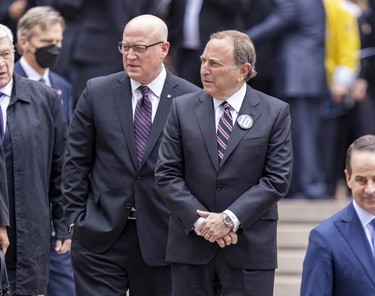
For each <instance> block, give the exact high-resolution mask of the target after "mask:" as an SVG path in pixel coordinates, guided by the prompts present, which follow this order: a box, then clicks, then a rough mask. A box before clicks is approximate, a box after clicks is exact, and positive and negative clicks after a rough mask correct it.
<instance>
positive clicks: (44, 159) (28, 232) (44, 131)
mask: <svg viewBox="0 0 375 296" xmlns="http://www.w3.org/2000/svg"><path fill="white" fill-rule="evenodd" d="M65 140H66V123H65V119H64V114H63V112H62V107H61V101H60V98H59V97H58V95H57V93H56V92H55V91H54V90H53V89H52V88H51V87H49V86H46V85H44V84H42V83H40V82H37V81H32V80H30V79H25V78H23V77H20V76H18V75H17V74H14V75H13V90H12V95H11V98H10V103H9V106H8V109H7V130H6V133H5V137H4V141H3V149H4V153H5V155H6V156H7V159H6V160H7V161H6V165H7V181H8V184H7V185H8V192H9V200H12V202H13V204H14V208H13V209H12V210H13V211H14V212H15V222H14V223H15V226H16V228H13V227H14V224H12V221H11V228H10V229H11V232H10V235H9V236H10V239H11V237H12V236H13V237H15V236H16V235H17V244H15V241H12V240H11V245H10V247H9V249H11V248H15V249H16V252H17V290H16V291H15V292H16V293H17V294H18V295H19V294H21V295H30V294H32V295H39V294H45V292H46V287H47V280H48V274H49V262H50V256H49V255H50V250H51V219H52V222H53V227H54V229H55V231H56V237H58V238H68V237H69V235H68V231H67V227H66V224H65V221H64V213H63V207H62V193H61V171H62V165H63V159H64V149H65ZM50 205H51V207H50ZM11 216H12V215H11ZM12 229H13V231H12ZM14 230H16V234H15V233H14ZM9 249H8V253H7V257H8V256H9V254H10V251H9Z"/></svg>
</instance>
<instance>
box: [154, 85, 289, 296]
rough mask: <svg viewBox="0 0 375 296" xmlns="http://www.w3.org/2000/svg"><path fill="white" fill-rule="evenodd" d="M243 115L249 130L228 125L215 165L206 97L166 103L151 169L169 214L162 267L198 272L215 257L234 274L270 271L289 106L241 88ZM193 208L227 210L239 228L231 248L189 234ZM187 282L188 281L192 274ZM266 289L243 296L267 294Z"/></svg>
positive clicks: (283, 183)
mask: <svg viewBox="0 0 375 296" xmlns="http://www.w3.org/2000/svg"><path fill="white" fill-rule="evenodd" d="M244 114H246V115H249V116H250V117H251V118H252V119H253V122H254V124H253V126H252V127H251V128H249V129H242V128H240V127H239V126H238V125H237V124H235V125H234V128H233V131H232V133H231V136H230V139H229V143H228V147H227V149H226V151H225V154H224V159H223V161H222V164H221V166H219V161H218V154H217V140H216V127H215V116H214V108H213V101H212V97H211V96H209V95H207V94H205V93H204V92H203V91H202V92H200V93H194V94H188V95H185V96H182V97H180V98H177V99H176V100H174V101H173V103H172V107H171V113H170V116H169V118H168V121H167V123H166V128H165V131H164V137H163V140H162V143H161V144H160V150H159V161H158V163H157V165H156V170H155V178H156V185H157V190H158V192H159V193H160V195H161V196H162V198H163V200H164V201H165V202H166V204H167V206H168V208H169V209H170V210H171V212H172V214H171V215H170V218H169V232H168V248H167V260H168V261H170V262H172V263H177V264H185V265H201V266H202V265H206V264H209V263H210V262H212V260H216V258H217V257H218V256H220V257H221V258H224V261H225V262H226V263H227V264H228V265H230V266H231V267H234V268H235V269H248V270H274V269H275V268H276V267H277V258H276V257H277V256H276V253H277V252H276V225H277V220H278V213H277V205H276V203H277V202H278V200H279V199H281V198H282V197H283V196H284V195H285V194H286V192H287V190H288V185H289V181H290V177H291V167H292V146H291V145H292V142H291V136H290V122H291V119H290V115H289V107H288V105H287V104H286V103H284V102H282V101H280V100H277V99H275V98H273V97H270V96H267V95H265V94H263V93H260V92H258V91H255V90H254V89H252V88H250V87H249V86H248V87H247V91H246V95H245V98H244V101H243V103H242V106H241V109H240V112H239V114H238V115H239V116H240V115H244ZM198 209H199V210H204V211H209V212H215V213H220V212H222V211H224V210H226V209H229V210H231V211H232V212H233V213H234V214H235V215H236V217H237V218H238V219H239V221H240V223H241V228H240V229H239V230H238V231H237V233H238V243H237V244H235V245H230V246H227V247H224V248H223V249H220V248H219V246H218V245H217V244H216V243H210V242H208V241H207V240H205V239H204V238H202V237H201V236H198V235H196V234H195V233H194V231H192V228H193V224H194V223H195V222H196V221H197V219H198V218H199V216H198V214H197V213H196V210H198ZM217 269H218V270H219V269H220V267H217ZM189 276H191V277H192V278H194V275H193V272H192V274H191V275H190V274H189ZM227 279H228V278H227ZM220 280H221V279H220ZM175 282H176V284H177V285H176V289H179V288H180V287H187V288H186V289H185V290H188V289H193V288H192V287H191V286H192V285H190V287H189V283H188V281H183V280H182V281H180V282H178V280H176V281H175V279H174V278H173V283H175ZM252 284H255V283H253V282H251V283H250V285H252ZM272 287H273V284H272V283H271V287H269V286H267V287H262V289H258V290H256V291H255V292H253V293H250V294H249V295H256V296H260V295H270V294H269V293H270V291H269V289H270V288H271V289H272ZM173 288H175V286H173ZM194 288H195V287H194ZM267 289H268V291H267ZM261 290H263V292H261ZM196 292H197V291H196V290H194V291H191V290H188V291H186V292H185V293H187V294H183V293H184V292H183V291H182V290H180V291H179V293H181V294H179V293H177V294H174V295H198V294H194V293H196ZM191 293H193V294H191ZM271 293H272V291H271ZM223 294H225V293H224V291H223ZM233 295H235V294H233ZM241 295H242V294H241ZM246 295H248V294H246Z"/></svg>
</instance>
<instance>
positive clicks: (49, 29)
mask: <svg viewBox="0 0 375 296" xmlns="http://www.w3.org/2000/svg"><path fill="white" fill-rule="evenodd" d="M62 34H63V27H62V26H61V24H60V23H54V24H51V25H49V26H46V27H44V28H43V27H42V26H41V25H38V26H35V27H34V28H33V30H32V31H31V37H41V38H43V37H46V35H59V36H62Z"/></svg>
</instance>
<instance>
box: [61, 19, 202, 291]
mask: <svg viewBox="0 0 375 296" xmlns="http://www.w3.org/2000/svg"><path fill="white" fill-rule="evenodd" d="M167 40H168V29H167V26H166V24H165V23H164V22H163V21H162V20H161V19H159V18H157V17H155V16H152V15H141V16H139V17H136V18H134V19H132V20H131V21H130V22H129V23H128V24H127V25H126V26H125V29H124V33H123V38H122V40H121V42H119V43H118V44H117V46H118V49H119V50H120V53H121V54H122V59H123V66H124V70H125V71H121V72H118V73H115V74H112V75H109V76H105V77H99V78H94V79H91V80H89V81H88V82H87V85H86V88H85V90H84V91H83V93H82V95H81V97H80V99H79V101H78V104H77V106H76V109H75V113H74V115H73V119H72V121H71V125H70V132H69V135H68V141H67V148H66V162H65V166H64V170H63V179H64V181H63V192H64V203H65V210H66V219H67V223H68V225H70V231H71V233H72V262H73V270H74V275H75V281H76V292H77V296H80V295H111V296H116V295H119V296H120V295H121V296H123V295H125V293H126V291H128V290H130V294H131V295H132V296H145V295H153V296H168V295H171V274H170V266H169V264H168V263H167V262H166V261H165V256H166V245H167V231H168V216H169V215H168V210H167V208H166V206H165V205H164V203H163V201H162V200H161V198H160V197H159V195H158V194H157V192H156V189H155V180H154V168H155V164H156V161H157V158H158V149H159V144H160V141H161V137H162V131H163V128H164V124H165V122H166V119H167V116H168V113H169V109H170V105H171V103H172V100H173V98H175V97H177V96H179V95H182V94H186V93H191V92H195V91H198V90H199V88H198V87H196V86H194V85H193V84H191V83H190V82H187V81H186V80H183V79H181V78H178V77H176V76H174V75H172V74H171V73H170V72H169V71H168V70H167V69H166V68H165V66H164V64H163V61H164V59H165V57H166V56H167V54H168V51H169V46H170V45H169V42H168V41H167ZM114 46H116V44H114ZM103 54H104V53H103Z"/></svg>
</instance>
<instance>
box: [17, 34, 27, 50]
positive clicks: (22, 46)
mask: <svg viewBox="0 0 375 296" xmlns="http://www.w3.org/2000/svg"><path fill="white" fill-rule="evenodd" d="M28 42H29V41H28V40H27V38H26V36H24V35H22V36H20V38H19V39H18V40H17V44H18V49H19V50H20V51H21V52H23V51H24V50H25V49H26V48H27V46H28Z"/></svg>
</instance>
